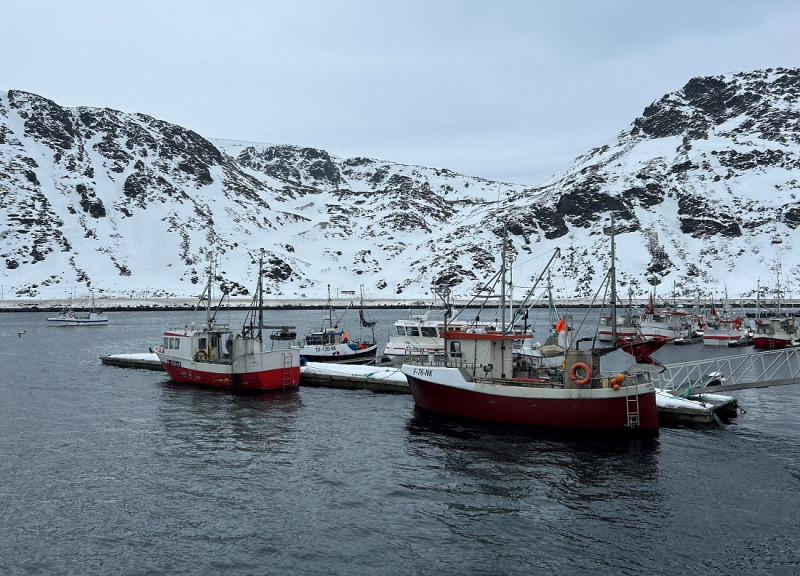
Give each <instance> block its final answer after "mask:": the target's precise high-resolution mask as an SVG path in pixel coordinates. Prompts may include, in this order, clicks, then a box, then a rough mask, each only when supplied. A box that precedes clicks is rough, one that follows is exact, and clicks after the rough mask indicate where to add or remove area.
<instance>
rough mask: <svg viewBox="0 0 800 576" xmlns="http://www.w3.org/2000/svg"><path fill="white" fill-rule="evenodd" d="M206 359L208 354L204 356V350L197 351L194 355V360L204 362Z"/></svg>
mask: <svg viewBox="0 0 800 576" xmlns="http://www.w3.org/2000/svg"><path fill="white" fill-rule="evenodd" d="M207 358H208V354H206V351H205V350H198V351H197V352H196V353H195V355H194V359H195V360H206V359H207Z"/></svg>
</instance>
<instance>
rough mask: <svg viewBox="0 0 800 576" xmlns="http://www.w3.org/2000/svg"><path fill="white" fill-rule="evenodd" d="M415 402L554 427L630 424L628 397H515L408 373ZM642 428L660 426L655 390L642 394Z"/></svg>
mask: <svg viewBox="0 0 800 576" xmlns="http://www.w3.org/2000/svg"><path fill="white" fill-rule="evenodd" d="M406 376H407V378H408V383H409V385H410V387H411V393H412V394H413V396H414V403H415V404H416V405H417V406H419V407H420V408H423V409H425V410H430V411H432V412H438V413H441V414H448V415H450V416H458V417H462V418H471V419H474V420H488V421H491V422H502V423H506V424H524V425H529V426H546V427H554V428H576V429H578V428H583V429H593V430H622V429H626V428H628V426H627V425H628V415H627V407H626V402H627V400H626V397H625V395H624V394H622V393H621V394H620V395H619V396H616V397H613V398H602V399H596V398H582V399H574V398H570V399H552V398H536V399H531V398H524V399H520V398H513V397H507V396H495V395H491V394H483V393H477V392H473V391H470V390H464V389H461V388H454V387H450V386H442V385H438V384H432V383H430V382H426V381H424V380H419V379H417V378H414V377H413V376H410V375H408V374H406ZM637 429H638V430H657V429H658V408H657V406H656V398H655V392H650V393H647V394H642V395H640V396H639V427H638V428H637Z"/></svg>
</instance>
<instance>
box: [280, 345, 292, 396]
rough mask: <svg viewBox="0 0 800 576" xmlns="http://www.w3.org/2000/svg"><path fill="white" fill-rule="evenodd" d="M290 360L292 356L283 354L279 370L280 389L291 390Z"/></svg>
mask: <svg viewBox="0 0 800 576" xmlns="http://www.w3.org/2000/svg"><path fill="white" fill-rule="evenodd" d="M292 358H293V354H292V353H291V352H290V353H288V354H287V353H285V352H284V354H283V368H282V370H281V387H282V388H291V387H292V386H293V384H292Z"/></svg>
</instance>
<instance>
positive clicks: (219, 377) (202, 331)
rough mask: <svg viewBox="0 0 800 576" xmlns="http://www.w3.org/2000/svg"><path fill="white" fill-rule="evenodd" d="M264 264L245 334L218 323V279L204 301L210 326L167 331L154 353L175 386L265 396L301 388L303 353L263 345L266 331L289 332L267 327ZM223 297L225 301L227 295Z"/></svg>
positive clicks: (273, 342)
mask: <svg viewBox="0 0 800 576" xmlns="http://www.w3.org/2000/svg"><path fill="white" fill-rule="evenodd" d="M262 264H263V261H262V262H259V270H258V288H257V290H256V295H255V297H254V298H253V306H252V307H251V309H250V311H249V312H248V315H247V318H246V319H245V322H244V325H243V326H242V330H241V332H237V333H234V332H233V330H231V328H230V326H229V325H228V324H222V323H219V322H217V320H216V313H217V310H218V309H219V306H217V307H216V308H215V309H214V310H212V308H211V292H212V283H213V274H210V275H209V279H208V284H207V285H206V288H205V290H204V291H203V295H201V297H200V302H199V303H198V306H197V307H196V308H195V311H197V310H198V309H199V307H200V304H202V303H203V301H204V300H205V301H206V321H205V323H204V324H203V325H201V326H198V327H195V326H194V324H192V325H191V326H185V327H183V328H177V329H170V330H167V331H166V332H164V343H163V345H162V346H159V347H158V348H156V349H155V352H156V354H157V355H158V359H159V360H160V361H161V363H162V365H163V366H164V369H165V370H166V371H167V374H168V375H169V377H170V379H172V380H174V381H176V382H183V383H188V384H198V385H202V386H213V387H216V388H229V389H232V390H241V391H265V390H280V389H285V388H296V387H297V385H298V383H299V381H300V351H299V349H298V348H297V347H296V346H295V347H291V346H290V345H289V344H288V343H287V342H281V341H277V340H269V339H267V341H266V342H265V341H264V338H263V330H264V329H273V328H286V327H279V326H264V325H263V307H262V304H263V290H262V284H261V276H262ZM223 298H224V296H223Z"/></svg>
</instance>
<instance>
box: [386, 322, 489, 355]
mask: <svg viewBox="0 0 800 576" xmlns="http://www.w3.org/2000/svg"><path fill="white" fill-rule="evenodd" d="M433 311H434V309H433V308H428V309H427V310H425V311H424V312H423V313H421V314H410V315H409V317H408V318H403V319H400V320H397V321H395V323H394V326H393V331H392V332H391V333H390V334H389V340H388V341H387V342H386V344H385V345H384V347H383V357H385V358H387V359H388V360H389V361H391V363H392V364H394V365H396V366H400V365H402V364H403V362H406V361H412V360H422V359H425V358H428V357H429V356H430V355H434V356H439V357H443V355H444V337H443V336H444V329H445V322H444V318H442V319H436V320H434V319H431V318H430V315H431V313H432V312H433ZM442 312H443V311H442ZM496 325H497V322H486V321H480V320H473V321H466V320H451V321H450V322H448V324H447V326H448V328H449V329H450V330H463V331H467V330H486V329H490V328H493V327H496Z"/></svg>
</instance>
